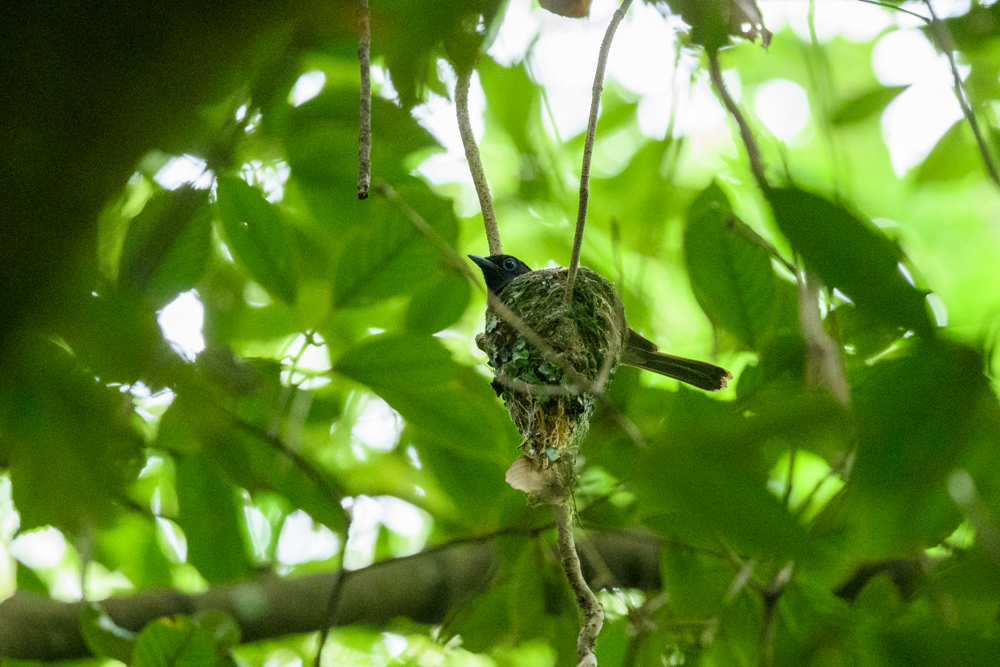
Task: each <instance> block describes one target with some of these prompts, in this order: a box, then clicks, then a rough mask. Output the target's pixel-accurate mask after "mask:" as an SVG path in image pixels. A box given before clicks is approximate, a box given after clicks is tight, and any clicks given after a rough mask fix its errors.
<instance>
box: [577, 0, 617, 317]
mask: <svg viewBox="0 0 1000 667" xmlns="http://www.w3.org/2000/svg"><path fill="white" fill-rule="evenodd" d="M631 4H632V0H622V4H621V5H620V6H619V7H618V9H617V10H615V14H614V16H612V17H611V23H609V24H608V29H607V31H606V32H605V33H604V41H603V42H602V43H601V51H600V55H598V57H597V72H596V73H595V74H594V88H593V95H592V96H591V99H590V120H589V121H587V139H586V140H585V141H584V144H583V165H582V166H581V167H580V206H579V208H578V209H577V212H576V233H575V234H574V235H573V254H572V255H571V256H570V260H569V274H568V275H567V276H566V292H565V296H564V298H563V303H564V304H565V305H566V307H567V308H569V306H570V304H571V303H573V286H574V284H575V282H576V270H577V268H579V266H580V249H581V247H582V246H583V228H584V226H585V225H586V224H587V202H589V201H590V159H591V156H592V155H593V153H594V137H595V135H596V134H597V112H598V110H599V109H600V106H601V91H603V90H604V70H605V68H606V67H607V65H608V54H609V53H610V52H611V40H612V39H614V37H615V31H616V30H617V29H618V24H619V23H621V22H622V19H623V18H625V12H627V11H628V8H629V5H631Z"/></svg>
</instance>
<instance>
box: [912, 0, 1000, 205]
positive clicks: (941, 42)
mask: <svg viewBox="0 0 1000 667" xmlns="http://www.w3.org/2000/svg"><path fill="white" fill-rule="evenodd" d="M924 4H925V5H927V11H929V12H930V14H931V22H930V27H931V30H930V32H931V35H933V36H934V40H935V41H936V42H937V45H938V48H940V49H941V50H942V51H943V52H944V54H945V56H946V57H947V58H948V63H949V64H950V65H951V75H952V77H953V78H954V79H955V97H957V98H958V104H959V105H960V106H961V107H962V113H963V114H965V119H966V120H967V121H969V126H970V127H972V134H974V135H975V137H976V144H978V146H979V153H980V154H981V155H982V156H983V163H984V164H985V165H986V171H987V172H988V173H989V175H990V180H992V181H993V184H994V185H996V186H997V188H1000V172H998V171H997V166H996V164H995V163H994V162H993V157H992V156H991V155H990V150H989V147H988V146H987V145H986V140H985V139H984V138H983V132H982V130H981V129H980V128H979V121H978V120H976V114H975V113H974V112H973V111H972V107H971V106H969V102H968V100H966V99H965V91H964V90H963V89H962V77H961V76H960V75H959V73H958V66H957V65H955V45H954V42H953V41H952V38H951V31H949V30H948V24H947V23H945V22H944V21H942V20H940V19H938V17H937V14H935V13H934V7H933V6H932V5H931V3H930V0H924Z"/></svg>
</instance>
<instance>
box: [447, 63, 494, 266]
mask: <svg viewBox="0 0 1000 667" xmlns="http://www.w3.org/2000/svg"><path fill="white" fill-rule="evenodd" d="M473 69H475V68H474V67H469V68H468V69H467V70H465V71H463V72H458V81H457V82H456V83H455V111H456V113H457V115H458V131H459V133H460V134H461V135H462V145H463V146H465V159H466V160H468V162H469V171H470V172H472V182H473V183H475V184H476V194H477V195H479V208H481V209H482V211H483V227H485V229H486V242H487V243H489V246H490V254H491V255H501V254H503V248H501V247H500V229H499V228H498V227H497V214H496V212H495V211H494V210H493V198H492V197H490V186H489V184H488V183H487V182H486V173H485V172H484V171H483V162H482V160H480V159H479V146H477V145H476V137H475V135H474V134H473V133H472V122H471V121H470V120H469V85H470V84H471V83H472V71H473Z"/></svg>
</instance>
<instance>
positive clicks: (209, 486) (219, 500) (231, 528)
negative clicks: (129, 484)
mask: <svg viewBox="0 0 1000 667" xmlns="http://www.w3.org/2000/svg"><path fill="white" fill-rule="evenodd" d="M177 501H178V503H179V506H180V511H179V512H178V515H177V524H178V525H179V526H180V527H181V529H182V530H183V531H184V535H185V537H187V545H188V561H189V562H190V563H191V564H192V565H194V566H195V567H196V568H198V572H200V573H201V575H202V576H203V577H205V579H207V580H208V581H210V582H213V583H215V582H232V581H238V580H240V579H243V578H245V577H247V576H249V575H250V573H251V572H252V565H251V563H250V559H249V557H248V556H247V547H246V544H245V542H244V532H245V530H244V528H245V527H244V522H245V520H244V518H243V507H242V505H241V504H240V503H238V502H237V500H236V489H235V488H233V486H232V485H231V484H230V483H229V481H228V480H227V479H226V478H225V475H224V474H223V473H222V471H221V470H220V469H219V467H218V465H217V464H216V463H215V462H213V461H212V460H211V459H209V458H208V456H207V455H206V454H204V453H194V454H188V455H186V456H183V457H181V458H180V459H179V460H178V462H177ZM206 508H211V511H208V510H207V509H206Z"/></svg>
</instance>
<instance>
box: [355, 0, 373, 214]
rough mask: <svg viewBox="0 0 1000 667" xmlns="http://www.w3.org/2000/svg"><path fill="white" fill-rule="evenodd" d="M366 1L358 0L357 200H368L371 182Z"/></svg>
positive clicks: (370, 84)
mask: <svg viewBox="0 0 1000 667" xmlns="http://www.w3.org/2000/svg"><path fill="white" fill-rule="evenodd" d="M370 18H371V17H370V16H369V13H368V0H358V61H359V62H360V63H361V127H360V130H359V133H358V134H359V136H358V199H368V188H369V187H370V185H371V182H372V162H371V153H372V75H371V62H370V61H369V52H370V51H371V44H372V29H371V20H370Z"/></svg>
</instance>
